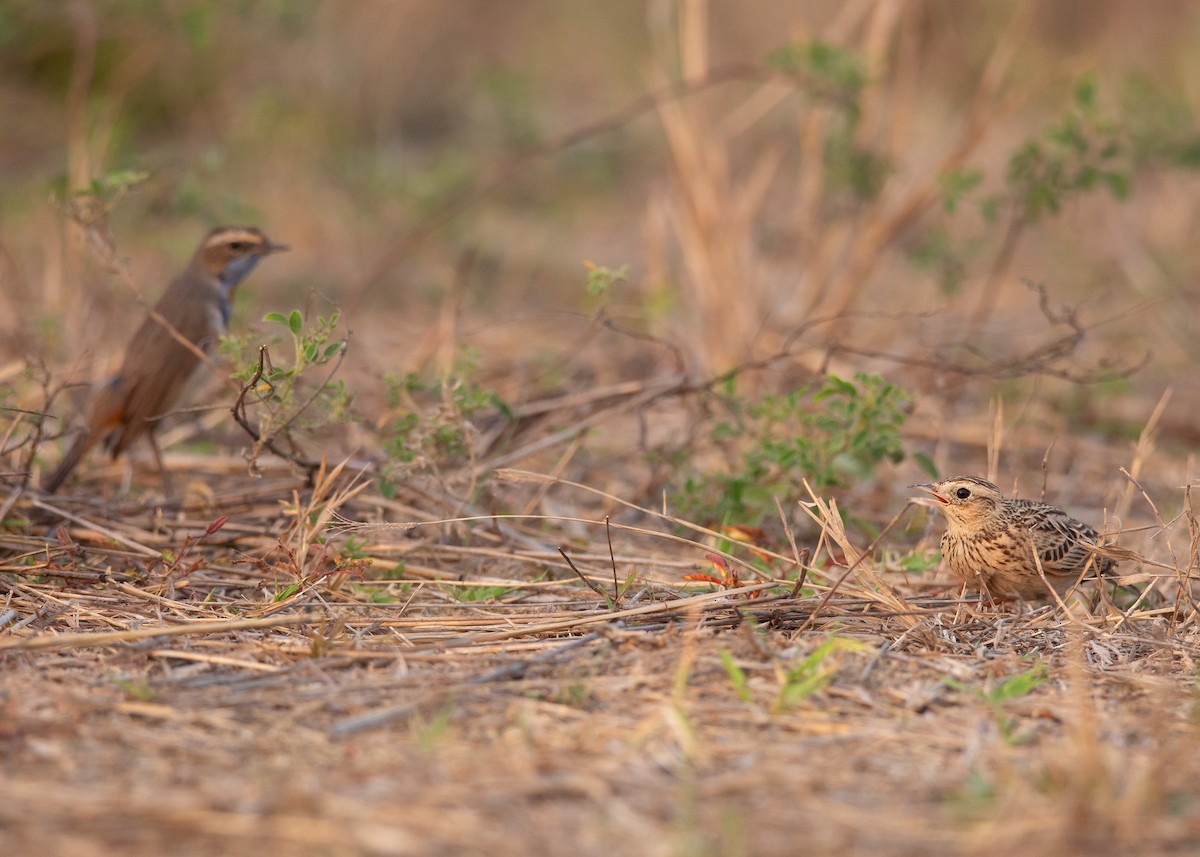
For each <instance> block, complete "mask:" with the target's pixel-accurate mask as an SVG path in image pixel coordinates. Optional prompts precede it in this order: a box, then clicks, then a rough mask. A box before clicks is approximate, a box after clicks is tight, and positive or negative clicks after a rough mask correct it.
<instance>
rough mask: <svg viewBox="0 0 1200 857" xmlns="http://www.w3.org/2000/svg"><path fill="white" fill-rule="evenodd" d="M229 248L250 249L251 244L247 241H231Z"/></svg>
mask: <svg viewBox="0 0 1200 857" xmlns="http://www.w3.org/2000/svg"><path fill="white" fill-rule="evenodd" d="M229 249H230V250H248V249H250V245H249V244H248V243H247V242H245V241H230V242H229Z"/></svg>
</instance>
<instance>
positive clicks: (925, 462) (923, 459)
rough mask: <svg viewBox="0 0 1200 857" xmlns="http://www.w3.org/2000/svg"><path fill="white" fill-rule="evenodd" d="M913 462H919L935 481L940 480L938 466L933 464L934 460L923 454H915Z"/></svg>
mask: <svg viewBox="0 0 1200 857" xmlns="http://www.w3.org/2000/svg"><path fill="white" fill-rule="evenodd" d="M913 460H914V461H916V462H917V464H918V465H919V466H920V468H921V469H922V470H924V471H925V472H926V473H928V474H929V475H930V476H931V477H933V478H934V479H939V478H940V477H939V476H938V469H937V465H936V464H934V463H933V459H932V458H930V457H929V456H928V455H926V454H925V453H923V452H914V453H913Z"/></svg>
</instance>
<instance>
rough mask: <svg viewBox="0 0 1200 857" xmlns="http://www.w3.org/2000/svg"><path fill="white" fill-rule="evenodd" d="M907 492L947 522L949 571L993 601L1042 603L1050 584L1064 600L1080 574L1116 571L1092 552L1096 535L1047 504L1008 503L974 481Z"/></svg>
mask: <svg viewBox="0 0 1200 857" xmlns="http://www.w3.org/2000/svg"><path fill="white" fill-rule="evenodd" d="M911 487H913V488H920V489H921V490H922V491H928V492H929V493H930V494H932V495H933V498H934V500H936V501H937V507H938V508H939V509H940V510H941V512H942V514H943V515H945V517H946V533H945V535H943V536H942V556H943V557H945V559H946V562H947V563H948V564H949V565H950V569H951V570H952V571H953V572H954V573H955V574H957V575H958V576H959V577H961V578H962V579H963V580H965V581H966V582H967V584H968V585H973V586H974V587H975V588H977V589H979V590H981V591H982V592H984V593H985V594H987V595H989V596H990V597H993V598H1029V599H1035V598H1045V597H1046V596H1048V595H1049V594H1050V591H1049V590H1048V589H1047V588H1046V586H1047V584H1049V585H1050V586H1051V587H1053V588H1054V590H1055V591H1056V592H1057V593H1058V594H1059V595H1063V594H1065V593H1066V592H1067V591H1068V590H1070V589H1071V587H1072V586H1074V585H1075V584H1076V582H1077V581H1079V579H1080V578H1081V577H1083V576H1084V574H1085V572H1086V573H1088V574H1089V576H1094V575H1096V574H1100V575H1104V574H1107V573H1108V572H1109V571H1110V570H1111V569H1112V568H1113V567H1114V566H1115V565H1116V563H1114V562H1113V561H1112V559H1110V558H1108V557H1104V556H1102V555H1100V554H1099V553H1098V552H1097V551H1096V550H1095V548H1096V542H1097V539H1098V538H1099V536H1098V535H1097V533H1096V531H1095V529H1093V528H1092V527H1090V526H1088V525H1087V524H1085V523H1083V522H1082V521H1077V520H1075V519H1074V518H1072V517H1071V516H1070V515H1068V514H1067V513H1066V512H1064V511H1063V510H1062V509H1058V508H1056V507H1054V506H1051V505H1050V504H1048V503H1041V502H1039V501H1037V500H1014V499H1009V498H1008V497H1005V496H1004V495H1003V494H1001V493H1000V489H999V488H997V487H996V486H995V485H993V484H992V483H991V482H988V481H986V480H984V479H978V478H976V477H974V476H955V477H953V478H951V479H945V480H943V481H941V482H925V483H922V484H920V485H913V486H911ZM1035 556H1036V558H1035ZM1039 566H1040V570H1041V572H1043V573H1044V574H1045V580H1044V581H1043V578H1042V574H1041V573H1039Z"/></svg>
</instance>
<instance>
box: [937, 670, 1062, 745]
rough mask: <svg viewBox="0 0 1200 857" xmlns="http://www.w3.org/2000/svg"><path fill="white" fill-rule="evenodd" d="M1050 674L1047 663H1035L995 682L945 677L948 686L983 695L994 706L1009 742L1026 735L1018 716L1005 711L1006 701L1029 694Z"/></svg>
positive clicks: (997, 726) (988, 705)
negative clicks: (967, 682)
mask: <svg viewBox="0 0 1200 857" xmlns="http://www.w3.org/2000/svg"><path fill="white" fill-rule="evenodd" d="M1047 678H1048V675H1047V670H1046V665H1045V664H1044V663H1040V662H1039V663H1037V664H1034V665H1033V666H1032V667H1030V668H1029V669H1027V670H1025V672H1020V673H1017V674H1015V675H1010V676H1008V677H1006V678H1004V679H1003V680H1002V681H999V682H997V683H996V684H994V685H983V686H981V687H970V686H968V685H965V684H963V683H962V682H960V681H956V680H955V679H952V678H944V679H942V681H943V682H945V683H946V684H947V685H948V686H950V687H952V688H954V689H955V690H958V691H961V692H963V693H970V694H973V695H975V696H977V697H978V698H979V699H981V700H982V701H983V702H984V704H985V705H987V707H988V708H989V709H990V710H991V712H992V717H993V718H994V719H995V721H996V728H998V729H999V730H1000V735H1001V736H1002V737H1003V738H1004V741H1005V742H1006V743H1007V744H1009V745H1016V744H1020V743H1023V742H1024V740H1026V739H1025V738H1023V737H1022V736H1021V735H1019V734H1018V732H1017V725H1018V720H1017V718H1015V717H1010V716H1009V715H1008V714H1006V713H1005V710H1004V709H1005V705H1006V704H1007V703H1008V702H1009V701H1010V700H1013V699H1020V698H1021V697H1023V696H1027V695H1028V694H1030V693H1031V692H1033V690H1034V689H1036V688H1037V687H1039V686H1040V685H1042V684H1044V683H1045V682H1046V680H1047Z"/></svg>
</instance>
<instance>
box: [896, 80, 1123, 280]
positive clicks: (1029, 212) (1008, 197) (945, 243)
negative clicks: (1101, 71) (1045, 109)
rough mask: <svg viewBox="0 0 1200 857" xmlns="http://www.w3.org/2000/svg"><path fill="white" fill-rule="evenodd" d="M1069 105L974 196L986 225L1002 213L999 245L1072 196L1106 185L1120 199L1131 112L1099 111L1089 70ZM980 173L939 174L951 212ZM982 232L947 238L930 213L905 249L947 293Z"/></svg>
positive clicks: (1006, 250) (1006, 248) (1005, 250)
mask: <svg viewBox="0 0 1200 857" xmlns="http://www.w3.org/2000/svg"><path fill="white" fill-rule="evenodd" d="M1073 95H1074V97H1073V99H1072V102H1071V105H1070V107H1069V108H1068V109H1067V110H1066V111H1065V112H1064V114H1063V115H1062V116H1061V117H1060V118H1058V119H1057V120H1055V121H1054V122H1053V123H1051V124H1050V125H1049V126H1047V127H1046V128H1045V129H1043V130H1042V131H1040V132H1039V133H1037V134H1036V135H1034V136H1032V137H1030V138H1029V139H1027V140H1025V141H1024V142H1023V143H1021V144H1020V145H1019V146H1018V147H1017V148H1016V149H1015V150H1014V151H1013V152H1012V154H1011V155H1010V156H1009V159H1008V168H1007V171H1006V174H1005V176H1004V187H1003V189H1002V190H999V191H997V192H994V193H988V194H985V195H983V196H977V197H976V199H977V203H978V211H979V214H980V216H981V217H982V220H983V223H984V224H985V226H986V228H987V229H989V230H991V229H994V227H995V225H996V224H997V222H998V221H1000V220H1001V219H1002V216H1003V219H1004V220H1005V221H1006V222H1005V224H1004V235H1003V238H1002V239H1001V244H1000V247H1001V249H1000V250H999V251H998V252H999V253H1000V254H1001V256H1004V255H1006V254H1011V253H1012V252H1013V249H1014V248H1015V246H1016V244H1017V242H1018V241H1019V239H1020V237H1021V235H1022V234H1023V233H1024V231H1025V230H1026V229H1027V228H1028V227H1029V226H1030V225H1032V224H1035V223H1037V222H1039V221H1041V220H1042V219H1044V218H1046V217H1049V216H1053V215H1055V214H1057V213H1058V212H1059V211H1060V210H1061V209H1062V207H1063V205H1065V204H1066V203H1067V202H1068V201H1069V200H1070V199H1071V198H1073V197H1076V196H1079V195H1082V194H1086V193H1090V192H1093V191H1096V190H1107V191H1108V192H1109V193H1110V194H1112V195H1113V196H1114V197H1116V198H1117V199H1119V200H1124V199H1127V198H1128V197H1129V195H1130V192H1131V190H1132V186H1133V173H1134V168H1135V165H1136V161H1137V156H1138V151H1139V150H1138V149H1137V147H1136V145H1135V140H1136V136H1135V133H1134V129H1135V126H1136V124H1137V123H1136V121H1135V118H1136V114H1132V112H1131V114H1132V115H1131V116H1126V117H1113V116H1108V115H1106V114H1105V113H1104V112H1103V111H1102V110H1101V107H1100V99H1099V90H1098V87H1097V85H1096V81H1095V79H1094V78H1092V77H1084V78H1082V79H1081V80H1079V81H1078V82H1077V83H1076V85H1075V90H1074V93H1073ZM985 178H986V176H985V173H984V171H983V170H981V169H978V168H965V169H960V170H956V171H954V172H951V173H948V174H947V175H945V176H943V177H942V179H941V190H942V204H943V209H944V213H945V215H946V216H947V217H953V216H954V215H955V214H957V213H958V212H960V211H961V210H962V209H963V208H964V207H965V206H964V205H963V203H964V202H965V201H966V200H967V199H968V198H969V197H971V196H972V194H973V193H974V192H975V191H977V190H978V189H980V188H981V187H983V186H984V182H985ZM984 244H985V239H984V237H983V236H976V237H970V238H965V239H964V238H951V237H950V231H949V230H948V228H947V226H946V223H945V222H938V221H937V220H936V219H935V220H933V221H932V222H931V223H930V224H929V225H928V227H927V231H926V233H925V235H924V236H923V237H921V238H919V239H918V240H917V241H916V243H915V244H914V245H913V246H912V247H911V248H910V250H909V259H910V261H911V262H912V264H913V265H914V267H916V268H918V269H920V270H924V271H928V272H929V273H931V274H933V275H934V276H936V277H937V278H938V281H939V283H940V285H941V287H942V289H943V291H945V292H946V293H953V292H956V291H957V290H958V289H959V287H960V286H961V284H962V282H963V280H964V278H965V277H966V275H967V265H968V263H969V262H971V261H973V260H974V259H976V258H978V257H979V256H980V255H981V250H982V248H983V246H984Z"/></svg>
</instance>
